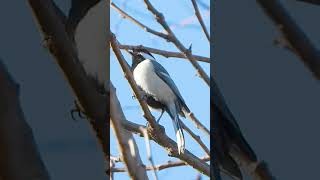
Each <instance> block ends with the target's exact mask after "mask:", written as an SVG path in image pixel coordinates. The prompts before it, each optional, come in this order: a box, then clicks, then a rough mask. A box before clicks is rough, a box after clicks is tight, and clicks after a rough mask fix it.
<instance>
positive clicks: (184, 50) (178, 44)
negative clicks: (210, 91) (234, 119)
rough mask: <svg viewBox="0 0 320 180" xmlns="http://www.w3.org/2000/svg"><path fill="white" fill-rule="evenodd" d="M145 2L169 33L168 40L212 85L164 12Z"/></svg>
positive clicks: (147, 0)
mask: <svg viewBox="0 0 320 180" xmlns="http://www.w3.org/2000/svg"><path fill="white" fill-rule="evenodd" d="M144 2H145V4H146V5H147V9H148V10H149V11H150V12H151V13H152V14H153V15H154V16H155V17H156V20H157V22H158V23H159V24H161V25H162V27H163V28H164V29H165V30H166V31H167V33H168V40H169V41H170V42H172V43H173V44H174V45H175V46H176V47H177V48H178V49H179V50H180V51H181V52H182V53H183V54H184V55H185V56H186V57H187V58H188V59H189V61H190V63H191V64H192V66H193V67H194V68H195V69H196V70H197V73H198V74H199V76H200V77H201V78H202V79H203V80H204V81H205V82H206V84H207V85H208V86H209V87H210V78H209V76H208V75H207V74H206V73H205V72H204V70H203V69H202V67H201V66H200V65H199V64H198V63H197V62H196V61H195V60H194V58H193V56H192V54H191V49H190V48H189V49H187V48H186V47H184V45H183V44H182V43H181V42H180V41H179V40H178V38H177V37H176V36H175V34H174V33H173V32H172V30H171V28H170V27H169V25H168V23H167V22H166V21H165V18H164V16H163V14H161V13H160V12H159V11H158V10H156V9H155V8H154V7H153V5H152V4H151V3H150V1H149V0H144Z"/></svg>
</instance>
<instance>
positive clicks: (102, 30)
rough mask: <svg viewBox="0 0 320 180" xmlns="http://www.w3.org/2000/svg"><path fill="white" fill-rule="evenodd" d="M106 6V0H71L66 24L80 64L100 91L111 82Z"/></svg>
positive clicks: (104, 89) (103, 91) (103, 92)
mask: <svg viewBox="0 0 320 180" xmlns="http://www.w3.org/2000/svg"><path fill="white" fill-rule="evenodd" d="M107 8H108V4H107V0H72V1H71V8H70V10H69V14H68V18H67V25H66V29H67V32H68V34H69V36H70V37H71V39H72V41H73V42H74V44H75V47H76V50H77V54H78V59H79V61H80V63H81V64H82V66H83V68H84V70H85V72H86V74H87V75H88V77H89V79H91V80H92V82H94V84H95V85H96V87H97V90H98V92H100V93H101V94H105V93H106V89H107V86H108V81H109V73H108V67H107V59H108V57H109V51H108V39H107V34H108V32H107V29H108V28H107V23H108V14H107Z"/></svg>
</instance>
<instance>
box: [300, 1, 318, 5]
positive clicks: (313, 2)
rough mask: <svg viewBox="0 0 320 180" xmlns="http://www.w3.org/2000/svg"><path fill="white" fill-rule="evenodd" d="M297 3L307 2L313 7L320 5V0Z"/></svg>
mask: <svg viewBox="0 0 320 180" xmlns="http://www.w3.org/2000/svg"><path fill="white" fill-rule="evenodd" d="M297 1H300V2H305V3H309V4H313V5H320V0H297Z"/></svg>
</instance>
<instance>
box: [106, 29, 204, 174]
mask: <svg viewBox="0 0 320 180" xmlns="http://www.w3.org/2000/svg"><path fill="white" fill-rule="evenodd" d="M110 36H111V41H110V44H111V47H112V50H113V52H114V54H115V55H116V57H117V59H118V61H119V63H120V65H121V68H122V70H123V73H124V75H125V77H126V78H127V80H128V82H129V84H130V86H131V88H132V90H133V92H134V94H135V96H136V98H137V100H138V102H139V104H140V106H141V108H142V110H143V112H144V115H143V116H144V117H145V118H146V120H147V121H148V122H149V125H150V126H148V128H147V129H148V133H149V135H150V138H151V139H153V140H154V141H155V142H157V143H158V144H159V145H160V146H163V147H164V148H165V149H166V150H167V151H168V154H169V155H170V156H173V157H177V158H179V159H181V160H183V161H185V162H186V163H187V164H189V165H190V166H192V167H193V168H195V169H197V170H198V171H199V172H202V173H204V174H205V175H207V176H209V175H210V166H209V165H208V164H206V163H204V162H202V161H201V160H200V159H199V158H198V157H196V156H195V155H193V154H192V153H190V152H189V151H188V150H185V152H184V153H181V154H179V152H178V148H177V144H176V142H174V141H173V140H172V139H170V138H169V137H168V136H167V135H166V134H165V132H164V128H163V127H161V126H159V125H158V124H157V122H156V121H155V119H154V117H153V116H152V114H151V113H150V111H149V109H148V107H147V104H146V103H145V101H144V100H142V99H143V98H142V95H141V92H140V91H139V89H138V87H137V85H136V83H135V81H134V79H133V76H132V73H131V71H130V68H129V66H128V64H127V62H126V61H125V60H124V58H123V56H122V54H121V51H120V49H119V43H118V41H117V39H116V37H115V35H114V34H113V33H111V35H110Z"/></svg>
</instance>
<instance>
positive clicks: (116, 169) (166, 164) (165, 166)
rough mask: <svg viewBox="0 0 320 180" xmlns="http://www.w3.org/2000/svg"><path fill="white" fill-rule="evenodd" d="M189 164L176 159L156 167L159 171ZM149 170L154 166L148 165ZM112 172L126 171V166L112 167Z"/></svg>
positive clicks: (205, 159)
mask: <svg viewBox="0 0 320 180" xmlns="http://www.w3.org/2000/svg"><path fill="white" fill-rule="evenodd" d="M200 159H201V160H202V161H209V160H210V157H202V158H200ZM185 165H187V164H186V163H185V162H183V161H176V162H172V161H168V162H167V163H165V164H159V165H156V166H155V167H154V168H155V169H156V170H157V171H160V170H163V169H168V168H172V167H179V166H185ZM146 170H147V171H151V170H153V167H150V166H147V167H146ZM111 171H112V172H126V170H125V169H124V168H112V169H111Z"/></svg>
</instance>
